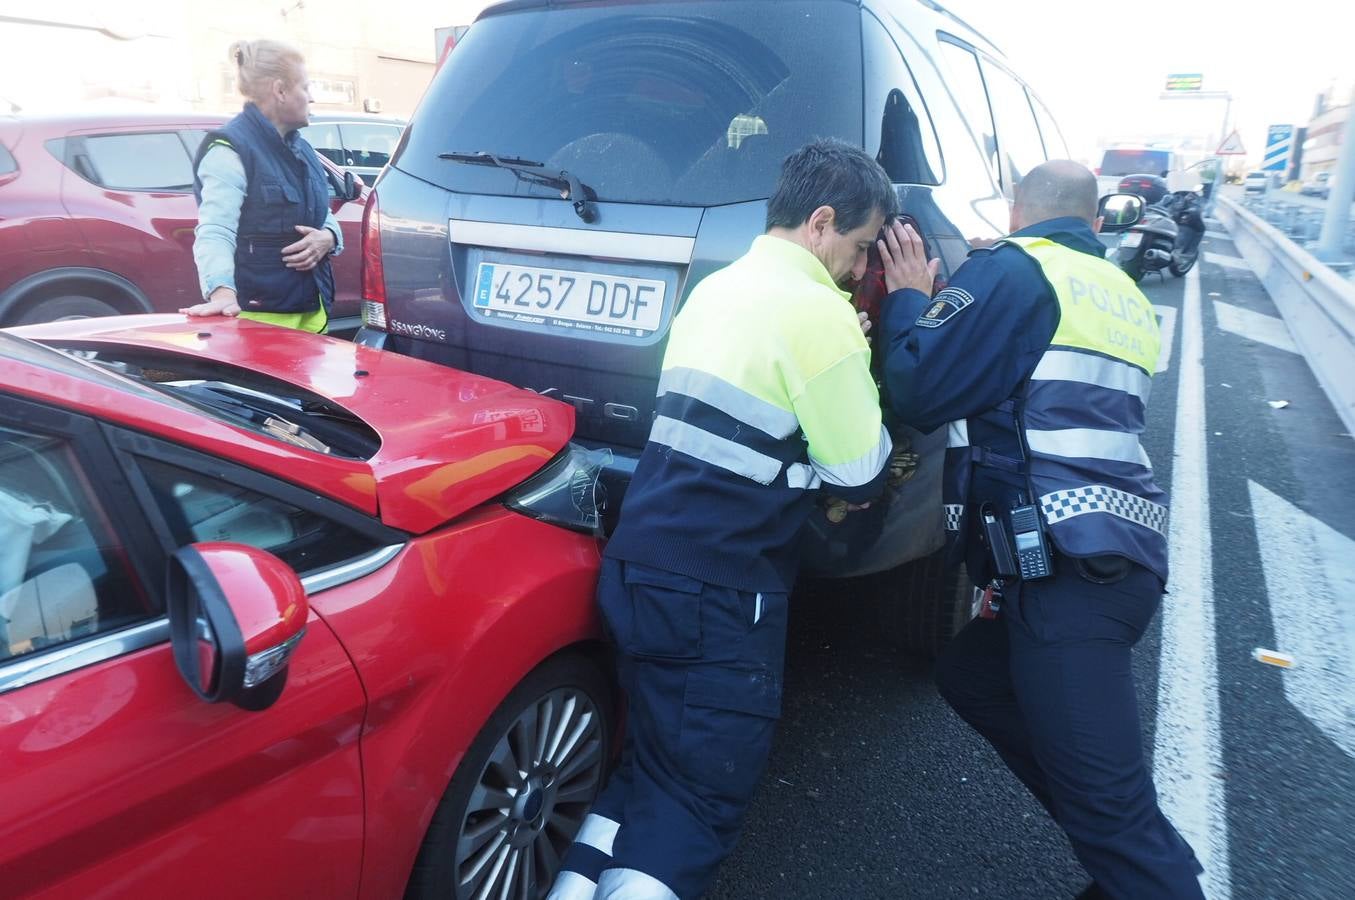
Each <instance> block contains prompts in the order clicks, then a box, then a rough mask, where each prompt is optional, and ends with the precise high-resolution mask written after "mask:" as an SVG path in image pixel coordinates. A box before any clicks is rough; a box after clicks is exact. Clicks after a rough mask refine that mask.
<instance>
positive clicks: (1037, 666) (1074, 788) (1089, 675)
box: [936, 557, 1203, 900]
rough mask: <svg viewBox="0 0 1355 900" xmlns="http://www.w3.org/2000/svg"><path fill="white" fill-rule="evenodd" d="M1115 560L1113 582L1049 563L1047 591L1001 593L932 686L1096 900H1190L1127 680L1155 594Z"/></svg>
mask: <svg viewBox="0 0 1355 900" xmlns="http://www.w3.org/2000/svg"><path fill="white" fill-rule="evenodd" d="M1115 560H1116V561H1117V563H1118V565H1117V566H1116V568H1118V571H1114V572H1113V573H1112V574H1110V575H1107V574H1106V573H1104V572H1102V573H1100V574H1098V575H1092V574H1091V573H1089V572H1088V571H1087V568H1086V566H1085V565H1084V564H1082V563H1080V562H1079V561H1077V560H1073V559H1070V558H1067V557H1059V558H1058V559H1057V562H1056V571H1057V574H1056V575H1055V577H1053V578H1049V579H1043V580H1038V581H1032V582H1025V583H1018V584H1016V585H1009V586H1008V588H1007V589H1006V591H1005V597H1004V598H1003V604H1002V612H1001V614H1000V615H999V617H998V618H996V619H982V618H980V619H975V620H974V621H972V622H970V624H969V625H968V626H966V627H965V629H964V630H963V631H961V632H960V634H958V635H957V636H956V637H955V639H954V641H953V642H952V643H951V644H950V646H949V647H948V648H947V649H946V651H945V653H944V654H943V655H942V657H941V659H940V660H939V661H938V663H937V673H936V677H937V684H938V686H939V688H940V690H941V695H942V696H943V697H944V698H945V699H946V702H948V703H949V704H950V705H951V706H952V707H954V709H955V711H956V712H958V713H959V714H960V716H961V717H962V718H963V719H964V720H965V721H966V722H968V723H969V724H970V725H972V726H973V727H974V728H975V729H976V730H977V731H978V732H979V733H980V734H982V735H983V736H984V737H985V738H987V739H988V741H989V742H990V743H991V744H992V745H993V747H994V748H996V749H997V752H998V753H999V754H1000V755H1001V757H1002V759H1003V761H1004V762H1006V764H1007V766H1008V767H1009V768H1010V769H1011V770H1012V772H1013V773H1015V775H1016V777H1018V778H1019V779H1021V781H1022V782H1023V783H1024V784H1025V785H1026V787H1027V788H1029V789H1030V791H1031V793H1032V794H1034V795H1035V797H1036V799H1038V800H1039V801H1040V803H1041V804H1043V805H1044V807H1045V809H1047V810H1048V811H1049V813H1050V815H1052V816H1053V817H1054V819H1055V820H1056V821H1057V822H1058V823H1059V825H1060V826H1062V828H1063V830H1064V831H1065V832H1066V833H1067V835H1068V838H1069V840H1070V841H1071V842H1072V845H1073V849H1074V852H1076V854H1077V856H1078V859H1079V860H1081V862H1082V864H1083V866H1084V867H1085V868H1086V869H1087V871H1088V873H1090V874H1091V876H1092V878H1093V879H1094V880H1095V882H1096V884H1097V885H1098V886H1099V887H1100V888H1101V889H1102V891H1104V892H1105V893H1106V894H1108V895H1109V896H1111V897H1115V898H1135V900H1139V898H1149V897H1152V898H1183V897H1188V898H1200V897H1202V896H1203V894H1202V892H1201V890H1200V885H1199V882H1198V880H1197V878H1196V872H1197V870H1198V869H1197V863H1196V861H1195V857H1194V854H1193V852H1192V851H1191V849H1190V846H1189V845H1188V844H1187V843H1186V842H1185V840H1183V839H1182V838H1181V836H1180V835H1179V834H1177V832H1176V830H1175V829H1174V828H1173V827H1172V825H1171V823H1170V822H1168V821H1167V819H1166V817H1165V816H1164V815H1163V814H1162V811H1161V810H1160V809H1159V808H1158V804H1157V793H1156V791H1155V789H1154V787H1153V782H1152V777H1151V774H1150V773H1149V771H1148V768H1147V765H1146V762H1145V759H1144V755H1143V746H1142V735H1141V731H1140V725H1139V716H1138V702H1137V698H1136V695H1135V689H1134V677H1133V670H1132V668H1131V652H1130V651H1131V649H1132V647H1133V646H1134V644H1135V643H1137V642H1138V640H1139V638H1140V637H1141V636H1142V634H1143V631H1144V629H1145V628H1146V627H1147V626H1148V623H1149V621H1150V620H1151V619H1152V617H1153V614H1154V613H1155V612H1156V611H1157V608H1158V605H1159V604H1160V602H1161V598H1162V582H1161V580H1160V579H1159V578H1158V577H1157V575H1156V574H1154V573H1153V572H1151V571H1149V570H1148V569H1145V568H1143V567H1141V566H1138V565H1137V564H1133V563H1129V562H1128V561H1127V560H1123V559H1121V558H1118V557H1116V558H1115ZM1116 576H1119V577H1118V580H1114V583H1095V582H1093V581H1091V580H1089V578H1091V577H1096V578H1098V579H1099V580H1108V579H1115V578H1116ZM1183 602H1189V599H1185V600H1183Z"/></svg>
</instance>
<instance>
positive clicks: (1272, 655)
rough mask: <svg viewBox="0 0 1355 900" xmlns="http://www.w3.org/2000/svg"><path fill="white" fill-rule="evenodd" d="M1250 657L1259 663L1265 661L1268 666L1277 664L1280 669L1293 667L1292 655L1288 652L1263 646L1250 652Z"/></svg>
mask: <svg viewBox="0 0 1355 900" xmlns="http://www.w3.org/2000/svg"><path fill="white" fill-rule="evenodd" d="M1251 658H1252V659H1254V660H1256V661H1257V662H1259V663H1265V664H1266V665H1268V666H1278V667H1280V668H1281V669H1292V668H1294V657H1292V656H1290V655H1289V654H1288V653H1281V652H1280V651H1279V650H1267V649H1266V648H1264V647H1257V648H1256V649H1255V650H1253V651H1252V652H1251Z"/></svg>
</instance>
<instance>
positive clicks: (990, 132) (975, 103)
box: [940, 40, 1000, 183]
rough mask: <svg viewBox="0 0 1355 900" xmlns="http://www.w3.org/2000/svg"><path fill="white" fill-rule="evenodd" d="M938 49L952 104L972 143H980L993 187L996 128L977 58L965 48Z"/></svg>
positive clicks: (945, 43)
mask: <svg viewBox="0 0 1355 900" xmlns="http://www.w3.org/2000/svg"><path fill="white" fill-rule="evenodd" d="M940 47H941V56H942V58H944V59H945V62H946V68H947V69H949V70H950V75H951V77H950V78H949V79H948V80H947V83H948V84H949V86H950V89H951V90H952V91H954V93H955V102H956V103H957V104H958V105H959V107H960V112H961V113H962V114H963V115H964V117H965V121H966V122H968V123H969V127H970V128H971V129H972V130H973V132H974V139H975V140H976V141H978V142H979V149H980V150H982V151H983V158H984V160H985V161H987V163H988V168H989V172H990V174H991V175H992V176H993V181H994V183H998V182H1000V178H999V174H998V170H997V128H995V127H994V126H993V113H992V110H991V109H990V108H989V105H988V91H987V89H986V88H984V86H983V76H982V75H980V74H979V58H978V57H977V56H975V55H974V51H972V50H970V49H969V48H968V47H961V46H960V45H959V44H953V43H951V42H950V41H946V40H942V41H941V42H940Z"/></svg>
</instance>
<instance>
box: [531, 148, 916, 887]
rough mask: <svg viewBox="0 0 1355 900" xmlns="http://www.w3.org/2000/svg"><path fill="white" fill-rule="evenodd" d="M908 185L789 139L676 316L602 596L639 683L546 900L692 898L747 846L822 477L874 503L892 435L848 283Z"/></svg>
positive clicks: (626, 670) (851, 156)
mask: <svg viewBox="0 0 1355 900" xmlns="http://www.w3.org/2000/svg"><path fill="white" fill-rule="evenodd" d="M896 204H897V200H896V197H895V194H894V190H893V187H892V186H891V185H890V183H889V178H888V176H887V175H885V173H884V170H882V169H881V168H880V167H879V165H878V164H876V162H875V161H874V160H872V159H871V158H870V157H869V156H867V155H866V154H865V153H863V152H862V151H861V150H860V149H859V148H855V147H852V146H850V145H848V144H845V143H842V142H840V141H834V140H824V141H817V142H815V143H812V144H809V145H808V146H806V147H804V148H802V149H800V150H798V151H796V152H795V153H793V154H791V155H790V156H789V157H788V158H787V159H786V160H785V162H784V164H783V166H782V171H781V177H780V180H779V182H778V184H777V186H776V191H775V194H774V195H773V197H772V199H771V201H770V203H769V205H768V209H767V233H766V234H764V235H762V236H761V237H758V238H757V239H756V240H755V241H754V242H753V245H752V248H751V249H750V250H749V251H748V253H747V254H746V255H745V256H743V257H742V258H740V259H738V260H736V261H735V262H734V263H732V264H730V265H729V266H727V267H726V268H724V269H721V270H719V271H717V272H715V273H713V274H711V275H709V276H708V277H706V278H705V279H704V280H702V281H701V283H700V284H698V285H697V286H696V288H695V289H694V290H693V291H692V293H691V296H690V297H689V298H688V300H687V302H686V304H685V305H684V306H683V308H682V311H681V312H680V313H679V314H678V316H677V317H676V319H675V320H674V323H673V327H672V330H671V332H670V334H669V337H668V347H667V350H666V352H665V355H664V360H663V371H662V375H661V376H660V379H659V387H658V401H657V410H656V413H657V414H656V416H655V419H654V424H653V428H652V430H651V432H650V435H649V441H648V442H647V443H646V445H645V448H644V450H643V452H642V454H641V456H640V460H639V463H638V464H637V466H636V469H635V475H634V477H633V478H632V480H631V483H630V486H629V487H628V489H627V491H626V499H625V506H624V507H623V509H622V513H621V520H620V523H619V524H618V526H617V529H616V532H615V533H614V534H613V536H612V538H611V541H610V542H609V543H608V545H607V549H606V552H605V555H604V558H603V562H602V571H601V576H600V579H599V582H598V604H599V606H600V608H601V611H602V615H603V619H604V620H605V622H606V624H607V628H608V630H609V632H610V633H611V635H612V637H613V639H614V640H615V642H616V649H617V673H618V679H619V682H620V685H621V687H622V688H623V689H624V690H625V692H626V695H627V698H628V700H629V707H628V710H627V716H626V738H625V744H624V747H623V751H622V759H621V764H620V766H619V768H618V769H617V771H616V772H615V773H614V774H613V775H612V777H611V780H610V781H609V783H608V784H607V786H606V788H605V789H604V790H603V792H602V794H601V795H600V796H599V797H598V800H597V802H596V803H595V804H594V807H593V809H592V811H591V813H590V815H589V816H588V817H587V819H586V820H585V822H584V825H583V827H582V829H581V830H580V833H579V835H578V837H577V838H576V842H575V844H574V846H573V847H572V848H571V850H570V852H569V854H568V855H567V857H566V860H565V864H564V867H563V871H562V873H561V875H560V877H559V878H558V879H557V881H556V883H555V885H554V887H553V889H552V892H551V894H550V900H584V898H593V897H596V898H598V900H676V898H682V900H689V898H695V897H699V896H700V895H701V894H702V893H703V892H704V891H705V889H706V886H707V885H708V884H709V882H710V880H711V878H712V876H713V875H714V873H715V869H716V867H717V866H718V865H719V863H720V861H721V860H723V859H724V857H725V856H726V855H728V853H729V852H730V851H731V850H732V849H733V847H734V843H735V841H736V840H737V838H738V834H739V830H740V828H741V827H742V822H743V817H744V812H745V811H746V809H747V806H748V802H749V800H750V798H751V797H752V793H753V789H754V787H755V785H756V783H757V781H758V779H759V778H760V777H761V774H762V771H763V768H764V767H765V764H766V761H767V755H768V753H769V750H770V747H771V739H772V729H773V726H774V724H775V722H776V719H777V718H778V716H779V715H780V709H781V684H782V679H781V675H782V661H783V657H784V653H785V640H786V599H787V593H788V592H789V591H790V588H791V584H792V582H793V581H794V579H795V570H796V565H797V561H798V560H797V550H796V544H797V537H798V534H799V532H800V529H801V526H803V524H804V522H805V520H806V518H807V517H808V514H809V511H810V505H811V503H812V502H813V499H814V494H815V491H816V489H817V488H819V487H820V486H822V487H823V488H824V489H825V492H826V493H829V494H831V495H833V496H835V497H838V498H841V499H844V500H847V501H851V502H853V503H864V502H865V501H868V500H869V499H870V498H872V497H874V496H875V495H876V494H877V493H878V492H879V491H880V489H881V488H882V487H883V482H884V479H885V477H886V476H885V473H886V463H887V462H888V459H889V456H890V450H891V442H890V438H889V434H888V432H886V431H885V429H884V427H883V425H882V423H881V413H880V401H879V395H878V393H877V390H876V387H875V382H874V381H873V379H872V377H871V373H870V366H869V359H870V351H869V348H868V346H867V344H866V341H865V337H864V336H863V334H862V329H861V327H860V325H859V324H858V321H857V316H856V313H855V311H854V310H853V308H852V306H851V304H850V302H848V301H849V299H850V295H848V294H847V293H844V292H843V291H841V290H840V289H839V288H838V284H839V283H840V282H842V281H843V280H844V279H846V278H847V277H848V276H855V277H858V278H859V277H860V276H861V275H862V274H864V271H865V267H866V254H867V252H868V250H869V249H870V247H871V244H872V242H873V241H874V240H875V238H876V236H877V234H878V233H879V229H880V226H881V224H882V223H883V222H884V219H885V217H886V216H887V215H890V214H892V213H893V212H894V211H895V209H896Z"/></svg>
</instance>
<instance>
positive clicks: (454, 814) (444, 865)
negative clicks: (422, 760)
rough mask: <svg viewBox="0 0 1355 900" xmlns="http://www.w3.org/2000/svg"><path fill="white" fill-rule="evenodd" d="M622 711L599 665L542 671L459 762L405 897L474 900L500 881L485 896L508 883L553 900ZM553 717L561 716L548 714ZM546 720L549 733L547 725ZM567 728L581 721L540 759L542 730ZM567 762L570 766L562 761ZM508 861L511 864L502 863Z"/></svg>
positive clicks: (555, 661) (567, 661)
mask: <svg viewBox="0 0 1355 900" xmlns="http://www.w3.org/2000/svg"><path fill="white" fill-rule="evenodd" d="M571 702H572V706H571ZM613 713H614V708H613V700H612V692H611V690H610V688H609V687H608V683H607V681H606V679H605V678H604V677H603V675H602V672H601V671H600V670H599V669H598V667H597V666H596V665H595V664H594V663H593V662H591V661H590V660H588V659H586V658H584V657H582V656H575V655H566V656H557V657H554V658H552V659H549V660H547V661H546V662H544V663H542V664H541V665H540V666H538V667H537V668H536V669H535V670H533V671H532V673H531V674H529V675H528V676H527V677H526V678H524V679H523V680H522V682H521V683H520V684H519V685H518V686H517V687H516V688H514V689H513V691H512V693H510V694H509V695H508V697H507V698H505V699H504V701H503V703H501V704H499V708H498V709H497V710H495V711H494V714H493V715H492V716H490V717H489V721H488V722H486V723H485V726H484V728H482V729H481V730H480V733H479V735H477V736H476V738H475V740H474V741H473V742H472V743H471V746H470V749H469V750H467V752H466V755H465V757H464V758H463V759H462V760H461V765H459V766H457V769H456V773H455V774H454V775H453V776H452V780H451V783H450V784H449V785H448V786H447V790H446V792H445V793H444V794H443V795H442V800H441V802H440V803H439V804H438V808H437V810H436V811H435V812H434V813H433V820H432V822H430V823H429V825H428V833H427V834H426V835H424V839H423V845H422V846H421V847H420V848H419V855H418V858H417V859H416V860H415V862H414V870H413V871H412V872H411V873H410V878H409V885H408V887H407V888H406V890H405V896H406V897H407V898H420V900H423V898H428V900H431V898H435V897H436V898H438V900H451V898H454V900H468V898H471V897H474V896H479V895H480V891H481V889H482V888H485V887H486V886H487V885H486V882H490V881H491V879H497V881H495V882H494V886H493V890H492V891H491V892H488V893H486V894H485V896H496V897H497V896H500V893H499V892H500V890H501V889H502V887H503V883H504V882H505V881H507V882H511V883H512V888H511V889H510V890H509V892H508V893H507V894H504V895H503V896H509V897H513V898H519V897H526V898H531V900H540V898H542V897H544V896H545V895H546V892H547V891H549V890H550V886H551V882H552V881H554V879H555V875H556V872H557V871H558V870H559V867H560V860H561V858H562V857H563V856H564V852H565V850H566V849H567V848H568V847H569V844H570V842H571V841H573V840H574V835H575V833H576V832H577V831H578V829H579V826H580V825H581V824H583V820H584V817H585V816H586V815H587V814H588V809H589V807H590V806H592V803H593V800H594V799H595V798H596V796H597V792H598V790H599V788H600V787H601V786H602V782H603V779H604V777H605V775H606V772H607V763H608V759H609V756H610V748H611V746H612V734H613V728H614V722H613ZM554 716H559V718H558V719H553V718H547V717H554ZM586 717H587V718H586ZM543 722H548V723H549V724H548V725H547V727H544V728H543V727H540V726H541V725H542V723H543ZM559 722H566V723H572V724H568V725H567V727H565V728H563V729H562V730H561V731H560V733H561V734H563V735H564V736H565V737H564V739H563V740H562V741H561V742H560V744H559V745H557V750H556V757H555V758H553V759H552V758H551V756H552V754H547V760H539V759H537V752H538V748H536V747H534V746H533V745H534V744H535V742H536V739H535V736H534V734H533V732H537V729H538V728H539V729H540V731H539V733H540V734H547V733H549V732H550V731H551V729H552V727H554V726H555V725H556V723H559ZM576 731H578V737H577V739H576V740H573V741H570V740H569V736H570V735H573V734H574V733H575V732H576ZM559 748H572V749H566V750H565V751H564V752H563V753H561V751H560V749H559ZM561 762H563V763H566V765H564V766H563V767H558V766H557V765H555V763H561ZM523 763H527V765H526V766H525V767H524V766H523V765H522V764H523ZM524 770H525V771H526V772H527V775H526V776H525V777H523V776H522V774H521V773H522V772H523V771H524ZM507 788H514V789H515V792H514V793H513V794H511V795H510V794H508V792H507V790H506V789H507ZM533 798H535V799H533ZM504 804H507V809H508V812H507V813H506V814H505V813H504V812H503V811H502V810H503V805H504ZM500 859H502V861H503V863H504V865H502V867H498V866H496V863H498V862H499V861H500ZM510 862H512V863H514V865H513V866H512V869H511V871H510V865H509V863H510Z"/></svg>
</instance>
